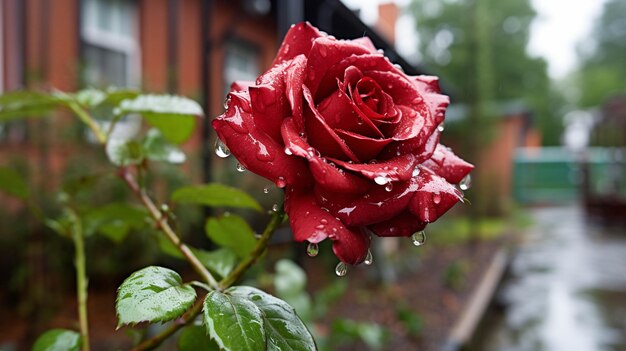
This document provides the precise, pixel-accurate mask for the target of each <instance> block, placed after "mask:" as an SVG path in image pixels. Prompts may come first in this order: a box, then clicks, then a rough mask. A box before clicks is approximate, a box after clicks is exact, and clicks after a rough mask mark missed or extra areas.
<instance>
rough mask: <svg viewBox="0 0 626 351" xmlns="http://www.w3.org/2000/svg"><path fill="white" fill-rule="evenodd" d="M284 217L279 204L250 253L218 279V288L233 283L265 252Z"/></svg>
mask: <svg viewBox="0 0 626 351" xmlns="http://www.w3.org/2000/svg"><path fill="white" fill-rule="evenodd" d="M284 217H285V212H284V210H283V206H280V210H279V211H277V212H275V213H274V215H273V216H272V219H271V220H270V222H269V223H268V224H267V227H265V230H264V231H263V234H261V237H260V238H259V241H257V244H256V247H255V248H254V250H253V251H252V252H251V253H250V255H248V257H246V259H245V260H243V261H241V262H239V264H238V265H237V267H235V269H233V271H232V272H230V274H229V275H228V276H226V277H225V278H224V279H222V280H221V281H220V283H219V285H218V287H219V289H220V290H223V289H226V288H228V287H229V286H231V285H232V284H234V283H235V282H236V281H237V280H238V279H239V278H240V277H241V276H242V275H243V274H244V273H245V272H246V271H247V270H248V268H250V266H252V265H253V264H254V263H255V262H256V261H257V260H258V259H259V257H261V255H262V254H263V253H264V252H265V249H267V245H268V244H269V242H270V238H271V237H272V234H274V232H275V231H276V229H277V228H278V227H279V226H280V224H281V223H282V222H283V218H284Z"/></svg>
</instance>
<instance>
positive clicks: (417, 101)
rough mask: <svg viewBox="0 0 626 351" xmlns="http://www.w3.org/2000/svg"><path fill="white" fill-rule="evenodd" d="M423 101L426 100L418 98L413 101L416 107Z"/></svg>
mask: <svg viewBox="0 0 626 351" xmlns="http://www.w3.org/2000/svg"><path fill="white" fill-rule="evenodd" d="M422 101H424V99H423V98H422V97H421V96H418V97H416V98H415V99H413V101H411V102H412V103H413V104H414V105H418V104H420V103H421V102H422Z"/></svg>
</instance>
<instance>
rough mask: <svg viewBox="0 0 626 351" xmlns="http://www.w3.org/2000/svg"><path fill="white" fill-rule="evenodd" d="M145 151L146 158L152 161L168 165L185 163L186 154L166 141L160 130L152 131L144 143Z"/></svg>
mask: <svg viewBox="0 0 626 351" xmlns="http://www.w3.org/2000/svg"><path fill="white" fill-rule="evenodd" d="M143 151H144V154H145V155H146V157H147V158H148V159H149V160H152V161H161V162H168V163H174V164H176V163H183V162H185V153H184V152H183V151H182V150H181V149H180V148H178V147H176V146H174V145H172V144H170V143H169V142H167V140H165V138H164V137H163V134H161V132H159V130H158V129H150V130H149V131H148V133H147V135H146V138H145V139H144V141H143Z"/></svg>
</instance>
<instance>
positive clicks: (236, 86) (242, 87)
mask: <svg viewBox="0 0 626 351" xmlns="http://www.w3.org/2000/svg"><path fill="white" fill-rule="evenodd" d="M252 85H254V82H252V81H248V80H236V81H234V82H233V84H231V85H230V91H248V88H249V87H250V86H252Z"/></svg>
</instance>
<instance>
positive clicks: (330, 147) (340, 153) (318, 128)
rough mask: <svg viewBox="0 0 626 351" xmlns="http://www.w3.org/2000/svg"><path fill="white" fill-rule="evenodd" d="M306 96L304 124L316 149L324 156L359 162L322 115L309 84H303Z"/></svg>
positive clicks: (308, 136) (310, 141)
mask: <svg viewBox="0 0 626 351" xmlns="http://www.w3.org/2000/svg"><path fill="white" fill-rule="evenodd" d="M302 88H303V91H304V98H305V100H306V102H307V103H308V105H307V106H308V108H305V112H304V115H305V118H304V125H305V128H306V134H307V138H308V141H309V144H311V145H312V146H313V147H314V148H315V149H317V150H319V151H320V152H321V153H322V154H323V155H324V156H328V157H335V158H338V159H347V160H352V161H354V162H358V158H357V157H356V155H354V153H353V152H352V151H351V150H350V149H349V148H348V146H347V145H346V143H345V142H344V141H343V140H341V138H340V137H339V136H338V135H337V133H335V132H334V131H333V130H332V128H330V127H329V126H328V124H327V123H326V121H324V118H323V117H322V115H320V113H319V111H318V110H317V109H316V108H315V106H314V104H313V97H312V96H311V92H310V91H309V89H308V88H307V86H306V85H305V86H303V87H302Z"/></svg>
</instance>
